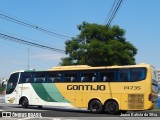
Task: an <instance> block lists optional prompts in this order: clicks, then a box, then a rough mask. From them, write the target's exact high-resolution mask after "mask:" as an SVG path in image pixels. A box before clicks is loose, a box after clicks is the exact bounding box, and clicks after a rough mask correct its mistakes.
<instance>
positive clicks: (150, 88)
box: [5, 64, 158, 114]
mask: <svg viewBox="0 0 160 120" xmlns="http://www.w3.org/2000/svg"><path fill="white" fill-rule="evenodd" d="M155 72H156V71H155V69H154V68H153V67H152V66H150V65H148V64H139V65H128V66H104V67H90V66H86V65H80V66H64V67H62V66H59V67H54V68H52V69H49V70H45V71H36V70H27V71H18V72H14V73H12V74H11V75H10V78H9V80H8V83H7V90H6V96H5V101H6V103H12V104H21V105H22V107H24V108H26V107H28V106H29V105H36V106H39V107H40V108H42V106H45V105H47V106H57V107H59V106H61V107H75V108H87V109H88V110H90V111H92V112H94V113H99V112H102V111H106V112H108V113H111V114H114V113H117V112H119V111H120V112H126V111H128V110H132V111H133V110H148V109H152V108H153V106H154V104H155V102H156V101H157V91H158V84H157V81H156V74H155Z"/></svg>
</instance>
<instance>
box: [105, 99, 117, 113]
mask: <svg viewBox="0 0 160 120" xmlns="http://www.w3.org/2000/svg"><path fill="white" fill-rule="evenodd" d="M104 107H105V111H106V112H107V113H109V114H117V113H118V112H119V106H118V103H117V102H116V101H114V100H111V101H109V102H107V103H105V105H104Z"/></svg>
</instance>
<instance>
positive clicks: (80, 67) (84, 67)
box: [11, 63, 151, 74]
mask: <svg viewBox="0 0 160 120" xmlns="http://www.w3.org/2000/svg"><path fill="white" fill-rule="evenodd" d="M150 66H151V65H149V64H145V63H142V64H136V65H124V66H118V65H114V66H100V67H92V66H89V65H71V66H55V67H52V68H51V69H48V70H35V69H30V70H19V71H15V72H12V73H11V74H13V73H17V72H44V71H63V70H95V69H107V68H136V67H150Z"/></svg>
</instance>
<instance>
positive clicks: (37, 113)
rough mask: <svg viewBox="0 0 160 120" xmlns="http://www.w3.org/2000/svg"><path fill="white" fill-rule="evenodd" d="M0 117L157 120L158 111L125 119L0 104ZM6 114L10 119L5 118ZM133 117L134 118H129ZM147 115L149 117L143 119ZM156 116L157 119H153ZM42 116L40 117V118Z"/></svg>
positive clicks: (88, 113) (73, 119) (32, 119)
mask: <svg viewBox="0 0 160 120" xmlns="http://www.w3.org/2000/svg"><path fill="white" fill-rule="evenodd" d="M0 111H1V115H2V114H3V118H0V119H3V120H5V119H6V120H12V119H15V120H18V119H21V120H23V119H24V120H39V119H40V120H43V119H44V120H91V119H92V120H159V119H160V111H159V112H154V111H145V112H142V113H140V112H138V111H137V112H128V113H127V114H125V115H129V117H125V116H122V115H109V114H106V113H102V114H93V113H90V112H89V111H87V110H79V109H71V108H68V109H67V108H55V107H49V106H44V107H43V108H42V109H38V108H37V107H36V106H30V107H29V108H27V109H24V108H22V107H21V106H20V105H11V104H6V103H0ZM6 112H7V114H8V115H11V116H12V118H11V117H5V115H6ZM133 115H135V116H136V117H131V116H133ZM144 115H149V116H150V117H144ZM156 115H158V116H159V117H155V116H156ZM41 116H42V117H41Z"/></svg>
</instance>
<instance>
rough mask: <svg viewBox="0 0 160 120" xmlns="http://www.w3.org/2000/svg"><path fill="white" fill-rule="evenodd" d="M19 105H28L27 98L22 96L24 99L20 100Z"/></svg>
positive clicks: (25, 106)
mask: <svg viewBox="0 0 160 120" xmlns="http://www.w3.org/2000/svg"><path fill="white" fill-rule="evenodd" d="M21 105H22V107H23V108H27V107H28V105H29V104H28V99H27V98H24V99H23V100H22V103H21Z"/></svg>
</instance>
